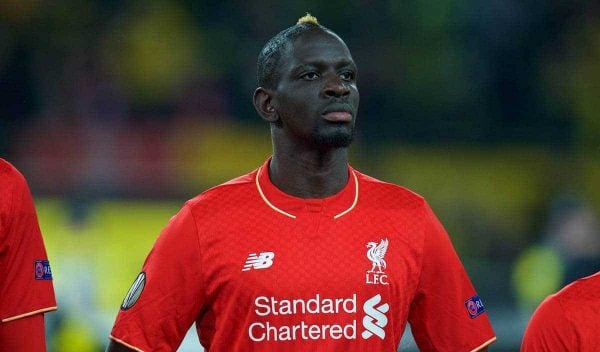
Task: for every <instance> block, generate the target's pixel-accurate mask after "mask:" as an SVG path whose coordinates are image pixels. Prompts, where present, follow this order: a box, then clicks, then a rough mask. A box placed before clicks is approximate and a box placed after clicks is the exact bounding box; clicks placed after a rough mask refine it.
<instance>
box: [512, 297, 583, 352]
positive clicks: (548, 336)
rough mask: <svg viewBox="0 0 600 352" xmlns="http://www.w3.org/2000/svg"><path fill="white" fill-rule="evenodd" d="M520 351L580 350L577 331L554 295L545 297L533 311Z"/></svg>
mask: <svg viewBox="0 0 600 352" xmlns="http://www.w3.org/2000/svg"><path fill="white" fill-rule="evenodd" d="M521 351H522V352H551V351H581V349H580V348H579V346H578V342H577V332H576V331H575V329H574V326H573V324H571V323H570V322H569V320H568V319H567V318H566V317H565V314H564V310H563V308H562V306H561V304H560V302H559V301H558V298H557V297H555V296H550V297H548V298H546V299H545V300H544V301H543V302H542V303H541V304H540V306H539V307H538V308H537V309H536V310H535V312H534V313H533V315H532V317H531V320H530V321H529V324H528V325H527V328H526V329H525V334H524V336H523V342H522V344H521Z"/></svg>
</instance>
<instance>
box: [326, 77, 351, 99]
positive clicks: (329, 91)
mask: <svg viewBox="0 0 600 352" xmlns="http://www.w3.org/2000/svg"><path fill="white" fill-rule="evenodd" d="M348 94H350V88H349V87H348V85H347V84H346V82H344V81H343V80H342V79H341V78H340V77H339V76H338V75H337V74H335V75H331V77H328V78H327V81H326V82H325V86H324V87H323V95H324V96H325V97H336V98H340V97H344V96H347V95H348Z"/></svg>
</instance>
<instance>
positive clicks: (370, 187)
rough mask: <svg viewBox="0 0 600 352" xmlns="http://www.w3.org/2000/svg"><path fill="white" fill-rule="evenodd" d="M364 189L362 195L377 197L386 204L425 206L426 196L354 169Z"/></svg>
mask: <svg viewBox="0 0 600 352" xmlns="http://www.w3.org/2000/svg"><path fill="white" fill-rule="evenodd" d="M353 171H354V173H355V175H356V176H357V179H358V182H359V185H360V186H361V188H362V190H361V191H360V192H361V195H365V196H366V197H369V198H375V199H377V200H378V201H380V202H382V204H383V205H385V206H393V205H396V206H400V205H402V206H407V205H412V206H424V205H425V204H426V201H425V198H424V197H423V196H421V195H420V194H418V193H416V192H414V191H412V190H410V189H408V188H406V187H404V186H401V185H398V184H395V183H391V182H386V181H382V180H380V179H377V178H375V177H373V176H369V175H367V174H365V173H362V172H360V171H357V170H355V169H353Z"/></svg>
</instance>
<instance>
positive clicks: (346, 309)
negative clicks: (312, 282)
mask: <svg viewBox="0 0 600 352" xmlns="http://www.w3.org/2000/svg"><path fill="white" fill-rule="evenodd" d="M381 301H382V298H381V295H379V294H377V295H375V296H373V297H371V298H369V299H367V300H366V301H365V302H364V304H363V305H362V307H363V312H361V313H362V314H364V316H363V318H362V325H363V328H364V330H363V331H362V333H360V335H357V328H358V324H357V319H352V316H356V315H357V313H359V312H358V309H357V307H358V299H357V295H356V293H355V294H353V295H352V296H350V297H339V298H337V297H336V298H326V297H322V296H321V295H320V294H319V293H317V294H316V295H315V296H314V297H312V298H309V299H278V298H276V297H273V296H270V297H268V296H259V297H256V299H255V300H254V313H255V314H256V315H257V318H256V319H257V320H260V321H256V322H253V323H250V324H249V325H248V337H249V338H250V340H252V341H254V342H267V341H293V340H328V339H332V340H340V339H346V340H356V339H357V338H360V337H362V338H363V339H365V340H366V339H369V338H371V337H373V336H377V337H379V338H380V339H382V340H383V339H385V330H384V328H385V326H386V325H387V323H388V319H387V316H386V313H387V312H388V311H389V309H390V306H389V305H388V304H387V303H381ZM361 313H359V314H360V315H362V314H361ZM311 315H316V316H319V318H320V317H322V319H318V318H317V319H313V318H310V320H311V321H320V320H321V321H327V322H328V323H327V324H321V323H312V324H311V323H309V322H307V320H309V316H311ZM360 315H359V316H360ZM295 317H296V318H297V319H294V318H295ZM290 321H296V323H294V324H291V325H286V324H278V322H285V323H289V322H290ZM359 332H360V331H359Z"/></svg>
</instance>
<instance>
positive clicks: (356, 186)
mask: <svg viewBox="0 0 600 352" xmlns="http://www.w3.org/2000/svg"><path fill="white" fill-rule="evenodd" d="M262 169H263V167H262V166H261V167H260V168H259V169H258V172H256V178H255V182H256V188H257V189H258V193H259V194H260V197H261V198H262V199H263V201H264V202H265V203H267V205H268V206H269V207H271V209H273V210H275V211H276V212H278V213H281V214H283V215H285V216H287V217H290V218H292V219H295V218H296V215H293V214H290V213H288V212H286V211H284V210H282V209H279V208H278V207H276V206H275V205H274V204H273V203H271V202H270V201H269V199H267V197H266V196H265V194H264V193H263V190H262V188H261V187H260V182H259V178H260V173H261V172H262V171H263V170H262ZM352 177H353V178H354V201H353V202H352V205H350V207H349V208H348V209H346V210H344V211H343V212H341V213H339V214H337V215H336V216H334V217H333V218H334V219H337V218H340V217H342V216H344V215H346V214H348V213H349V212H351V211H352V209H354V207H355V206H356V203H358V178H357V177H356V173H355V172H354V170H352Z"/></svg>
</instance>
